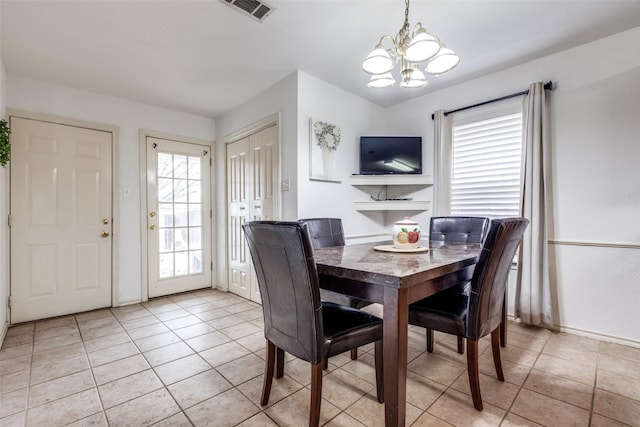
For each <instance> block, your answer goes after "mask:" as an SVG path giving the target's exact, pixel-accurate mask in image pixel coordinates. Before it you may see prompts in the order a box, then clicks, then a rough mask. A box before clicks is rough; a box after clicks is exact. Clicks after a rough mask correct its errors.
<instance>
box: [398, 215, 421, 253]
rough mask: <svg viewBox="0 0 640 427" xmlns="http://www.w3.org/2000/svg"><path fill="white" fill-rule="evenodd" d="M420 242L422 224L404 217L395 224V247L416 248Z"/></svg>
mask: <svg viewBox="0 0 640 427" xmlns="http://www.w3.org/2000/svg"><path fill="white" fill-rule="evenodd" d="M418 243H420V224H418V223H417V222H415V221H412V220H410V219H409V217H404V219H403V220H400V221H396V222H395V224H394V225H393V247H394V248H398V249H415V248H417V247H418Z"/></svg>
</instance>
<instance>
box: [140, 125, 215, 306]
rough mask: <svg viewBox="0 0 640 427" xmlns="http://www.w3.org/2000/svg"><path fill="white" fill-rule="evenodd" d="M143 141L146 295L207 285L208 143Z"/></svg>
mask: <svg viewBox="0 0 640 427" xmlns="http://www.w3.org/2000/svg"><path fill="white" fill-rule="evenodd" d="M146 143H147V168H148V170H147V242H148V249H147V254H148V257H149V259H148V266H149V271H148V278H149V298H153V297H157V296H161V295H169V294H175V293H178V292H185V291H190V290H193V289H202V288H208V287H211V265H212V264H211V262H212V259H211V191H210V188H211V161H210V159H211V153H210V151H211V147H209V146H206V145H198V144H191V143H186V142H178V141H171V140H167V139H160V138H153V137H150V136H149V137H147V141H146Z"/></svg>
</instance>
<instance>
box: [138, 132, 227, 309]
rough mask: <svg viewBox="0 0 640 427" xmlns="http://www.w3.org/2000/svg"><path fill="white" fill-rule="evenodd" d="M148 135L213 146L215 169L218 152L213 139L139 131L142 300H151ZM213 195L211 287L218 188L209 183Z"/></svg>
mask: <svg viewBox="0 0 640 427" xmlns="http://www.w3.org/2000/svg"><path fill="white" fill-rule="evenodd" d="M147 137H151V138H158V139H166V140H169V141H176V142H184V143H191V144H197V145H206V146H208V147H210V148H211V150H210V153H211V168H212V169H213V168H214V167H215V165H216V153H215V146H214V143H213V141H207V140H204V139H198V138H191V137H187V136H181V135H175V134H171V133H166V132H158V131H154V130H149V129H140V131H139V132H138V142H139V150H140V280H141V284H142V292H141V297H142V298H141V300H142V301H143V302H144V301H149V274H148V270H149V254H148V251H147V247H148V245H149V241H148V238H147V236H148V233H147V214H146V212H147ZM215 176H216V175H215V170H212V171H211V179H212V180H213V179H215ZM209 188H210V190H209V191H210V194H209V197H211V218H210V219H209V220H210V221H211V227H210V228H211V232H210V236H209V238H210V239H211V262H212V271H211V283H210V285H211V287H213V283H214V281H215V271H216V250H217V248H216V245H215V241H216V240H215V237H216V229H215V224H216V209H215V201H216V199H215V194H216V189H215V185H213V183H211V185H209Z"/></svg>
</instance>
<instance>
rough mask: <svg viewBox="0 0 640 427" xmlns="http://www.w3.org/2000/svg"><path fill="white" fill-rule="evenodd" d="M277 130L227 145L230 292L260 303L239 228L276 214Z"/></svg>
mask: <svg viewBox="0 0 640 427" xmlns="http://www.w3.org/2000/svg"><path fill="white" fill-rule="evenodd" d="M277 171H278V140H277V127H276V126H275V125H273V126H270V127H267V128H266V129H263V130H261V131H259V132H256V133H254V134H252V135H250V136H248V137H246V138H243V139H240V140H238V141H235V142H233V143H230V144H228V145H227V212H228V214H227V227H228V230H227V250H228V252H227V254H228V255H227V259H228V265H229V269H228V274H227V276H228V281H229V291H230V292H233V293H235V294H237V295H240V296H242V297H244V298H247V299H251V300H252V301H255V302H258V303H259V302H261V299H260V290H259V288H258V284H257V280H256V277H255V272H254V271H253V265H252V262H251V257H250V255H249V249H248V247H247V243H246V241H245V237H244V233H243V231H242V225H243V224H245V223H246V222H247V221H257V220H272V219H274V218H275V217H276V212H277V202H276V196H277V182H278V179H277V177H278V173H277Z"/></svg>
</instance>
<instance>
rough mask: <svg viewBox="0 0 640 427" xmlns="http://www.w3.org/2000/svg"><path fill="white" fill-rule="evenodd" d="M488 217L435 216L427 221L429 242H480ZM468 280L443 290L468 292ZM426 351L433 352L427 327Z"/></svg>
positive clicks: (460, 340)
mask: <svg viewBox="0 0 640 427" xmlns="http://www.w3.org/2000/svg"><path fill="white" fill-rule="evenodd" d="M489 222H490V220H489V218H485V217H478V216H435V217H431V221H430V222H429V242H430V243H433V242H444V243H480V244H481V243H482V242H484V239H485V238H486V237H487V232H488V231H489ZM468 285H469V282H463V283H461V284H460V285H458V286H455V287H453V288H450V289H447V290H446V291H445V292H452V293H453V292H468V291H469V289H468V287H469V286H468ZM426 334H427V351H428V352H429V353H431V352H433V341H434V340H433V329H431V328H427V331H426ZM458 353H460V354H463V353H464V338H462V337H460V336H459V337H458Z"/></svg>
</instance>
